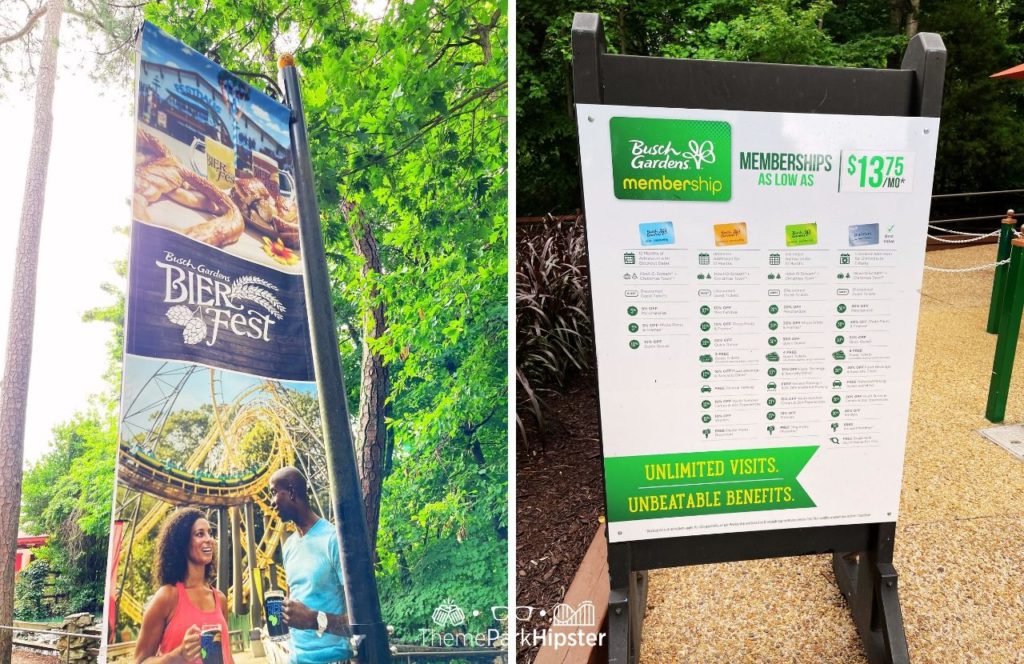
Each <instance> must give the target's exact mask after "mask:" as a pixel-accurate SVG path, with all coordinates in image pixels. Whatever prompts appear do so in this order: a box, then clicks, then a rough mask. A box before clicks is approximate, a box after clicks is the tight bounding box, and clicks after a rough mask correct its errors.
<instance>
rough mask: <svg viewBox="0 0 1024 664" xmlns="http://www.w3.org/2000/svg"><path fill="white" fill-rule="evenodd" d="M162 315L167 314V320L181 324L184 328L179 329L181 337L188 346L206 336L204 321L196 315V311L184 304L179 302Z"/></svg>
mask: <svg viewBox="0 0 1024 664" xmlns="http://www.w3.org/2000/svg"><path fill="white" fill-rule="evenodd" d="M164 316H167V320H169V321H171V322H172V323H174V324H175V325H181V326H183V327H184V328H185V329H184V330H182V331H181V338H182V339H184V340H185V343H187V344H188V345H189V346H194V345H196V344H197V343H199V342H200V341H202V340H203V339H205V338H206V321H204V320H203V319H202V318H201V317H200V316H196V312H194V311H192V310H191V309H189V308H188V307H186V306H185V305H183V304H179V305H177V306H174V307H171V308H170V309H168V310H167V313H165V314H164Z"/></svg>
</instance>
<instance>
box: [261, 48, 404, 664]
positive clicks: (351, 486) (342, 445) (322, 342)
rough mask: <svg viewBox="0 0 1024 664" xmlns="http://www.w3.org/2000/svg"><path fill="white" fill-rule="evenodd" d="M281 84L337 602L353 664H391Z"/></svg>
mask: <svg viewBox="0 0 1024 664" xmlns="http://www.w3.org/2000/svg"><path fill="white" fill-rule="evenodd" d="M278 67H279V68H280V70H281V76H282V78H283V79H284V86H283V87H284V92H285V99H286V100H287V103H288V105H289V106H290V107H291V109H292V118H291V138H292V150H293V154H294V156H295V188H296V194H297V198H298V203H299V233H300V236H299V237H300V239H301V246H302V256H303V261H302V266H303V274H304V276H305V289H306V306H307V308H308V313H309V332H310V336H311V338H312V341H313V366H314V368H315V370H316V382H317V392H318V394H319V397H320V414H321V418H322V421H323V427H324V444H325V447H326V448H327V450H326V451H327V472H328V474H329V475H330V478H331V487H330V488H331V503H332V504H333V506H334V516H335V521H336V522H337V523H336V524H335V525H336V527H337V529H338V545H339V547H340V549H341V569H342V573H343V575H344V578H345V603H346V606H347V607H348V619H349V624H350V625H351V627H352V633H353V635H355V636H357V637H358V636H360V635H362V636H363V637H364V639H363V640H362V642H361V643H359V641H358V639H354V640H355V641H356V642H357V643H358V650H359V659H360V660H361V661H364V662H368V663H369V664H378V663H384V662H390V661H391V653H390V652H389V650H388V635H387V630H386V628H385V626H384V622H383V620H381V613H380V599H379V597H378V595H377V579H376V577H375V576H374V570H373V558H372V557H371V555H370V538H369V534H368V529H367V526H366V513H365V512H364V510H363V495H362V491H361V489H360V487H359V475H358V473H357V472H356V458H355V450H354V448H353V444H352V429H351V425H350V423H349V415H348V404H347V402H346V399H345V385H344V382H343V378H342V373H341V360H340V358H339V355H338V334H337V329H336V321H335V318H334V310H333V308H332V306H331V293H330V282H329V280H328V276H327V259H326V257H325V256H324V241H323V236H322V235H321V230H320V210H319V207H318V206H317V201H316V189H315V187H314V184H313V165H312V163H311V161H310V155H309V143H308V142H307V139H306V120H305V116H304V114H303V110H302V96H301V92H300V89H299V74H298V71H297V70H296V69H295V61H294V59H293V58H292V56H291V55H284V56H282V57H281V59H280V60H279V61H278Z"/></svg>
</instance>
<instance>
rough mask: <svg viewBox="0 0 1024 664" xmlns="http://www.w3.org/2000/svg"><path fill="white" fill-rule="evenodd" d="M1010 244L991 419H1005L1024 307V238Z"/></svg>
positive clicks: (990, 397)
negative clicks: (1008, 268) (1008, 270)
mask: <svg viewBox="0 0 1024 664" xmlns="http://www.w3.org/2000/svg"><path fill="white" fill-rule="evenodd" d="M1010 244H1011V246H1012V249H1011V250H1010V274H1009V276H1008V277H1007V280H1006V297H1005V302H1004V308H1003V316H1002V320H1000V321H999V338H998V339H997V340H996V355H995V359H994V360H993V362H992V381H991V382H990V383H989V388H988V405H987V406H986V408H985V418H986V419H987V420H988V421H989V422H1002V421H1003V418H1004V417H1005V416H1006V398H1007V396H1009V392H1010V376H1011V375H1012V373H1013V356H1014V355H1015V354H1016V353H1017V337H1018V335H1019V334H1020V319H1021V312H1022V311H1024V240H1012V241H1011V242H1010Z"/></svg>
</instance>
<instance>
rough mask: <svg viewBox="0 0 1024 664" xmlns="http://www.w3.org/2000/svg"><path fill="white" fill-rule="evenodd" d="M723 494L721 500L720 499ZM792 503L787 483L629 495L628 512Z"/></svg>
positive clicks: (674, 511)
mask: <svg viewBox="0 0 1024 664" xmlns="http://www.w3.org/2000/svg"><path fill="white" fill-rule="evenodd" d="M723 496H724V500H723ZM791 502H793V491H792V489H791V488H790V487H788V486H777V487H758V488H756V489H724V490H722V489H713V490H710V491H701V490H699V489H698V490H690V491H680V492H678V493H672V494H662V495H657V496H630V497H629V499H628V505H627V509H628V510H629V512H630V514H650V513H652V512H673V513H677V512H685V511H694V512H698V511H701V510H707V509H712V508H716V507H742V506H744V505H785V504H786V503H791Z"/></svg>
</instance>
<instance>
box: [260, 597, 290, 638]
mask: <svg viewBox="0 0 1024 664" xmlns="http://www.w3.org/2000/svg"><path fill="white" fill-rule="evenodd" d="M263 613H264V615H266V616H267V635H268V636H269V637H270V639H271V640H272V641H278V640H281V639H283V638H287V637H288V626H287V625H285V624H284V593H283V592H281V591H280V590H268V591H267V592H266V594H264V595H263Z"/></svg>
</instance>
